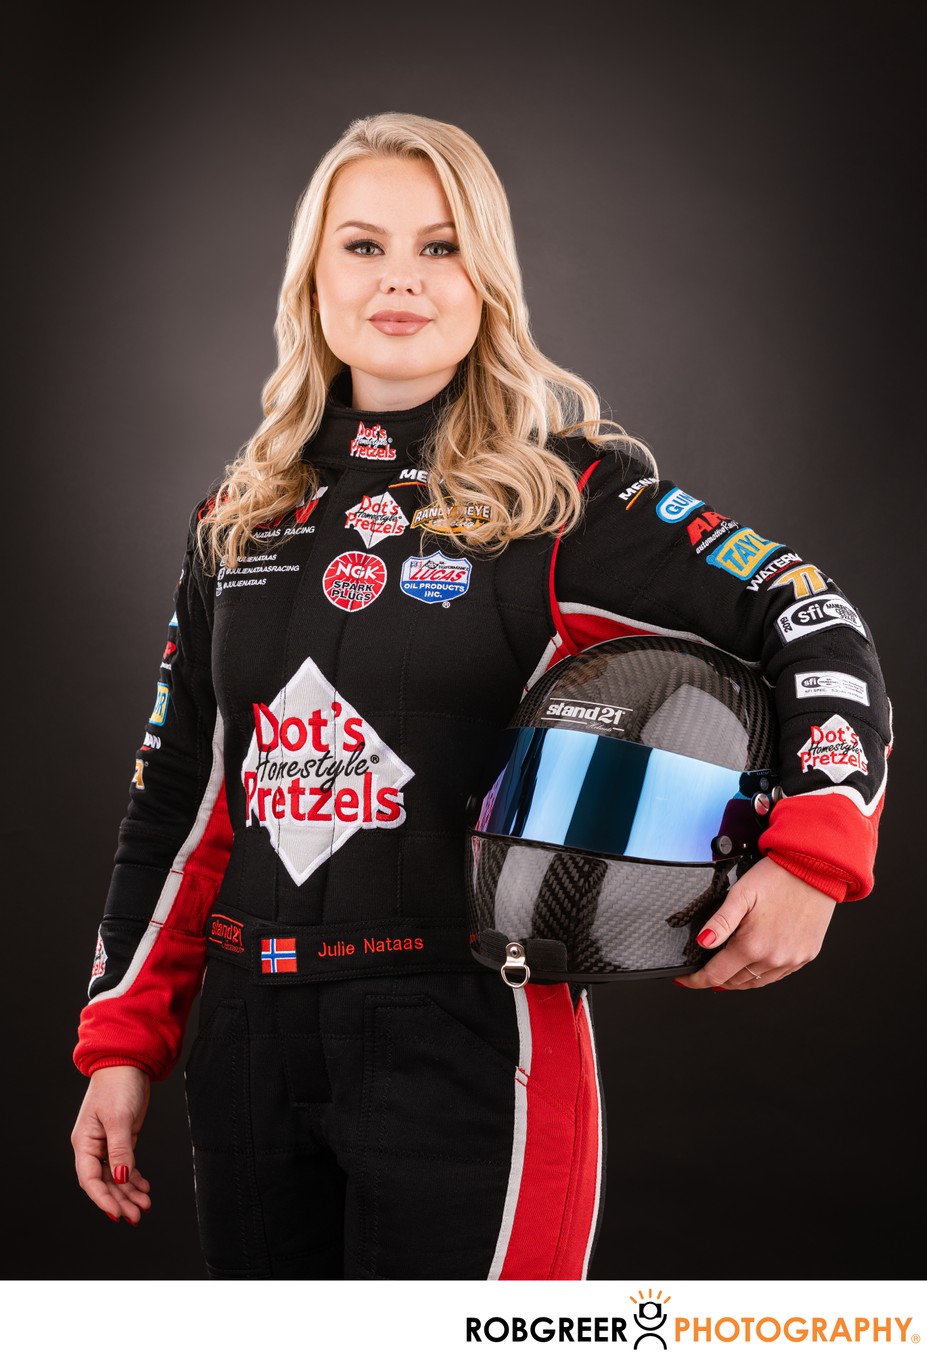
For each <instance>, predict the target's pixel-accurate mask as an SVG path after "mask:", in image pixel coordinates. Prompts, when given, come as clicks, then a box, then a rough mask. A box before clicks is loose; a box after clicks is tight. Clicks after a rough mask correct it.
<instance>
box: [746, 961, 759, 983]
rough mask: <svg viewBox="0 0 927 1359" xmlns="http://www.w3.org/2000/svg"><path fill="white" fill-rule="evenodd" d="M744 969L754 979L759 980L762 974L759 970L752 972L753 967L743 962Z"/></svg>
mask: <svg viewBox="0 0 927 1359" xmlns="http://www.w3.org/2000/svg"><path fill="white" fill-rule="evenodd" d="M744 971H745V972H749V973H750V976H751V977H752V978H753V980H754V981H759V980H760V977H761V976H762V975H763V974H762V973H761V972H754V970H753V968H752V967H748V966H747V964H746V963H744Z"/></svg>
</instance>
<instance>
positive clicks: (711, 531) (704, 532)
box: [686, 510, 740, 556]
mask: <svg viewBox="0 0 927 1359" xmlns="http://www.w3.org/2000/svg"><path fill="white" fill-rule="evenodd" d="M736 528H740V525H739V524H738V522H737V520H736V519H731V518H730V516H729V515H726V514H718V512H717V510H706V511H705V513H704V514H697V515H696V516H695V518H694V519H693V520H692V522H691V523H690V524H687V525H686V532H687V533H688V535H689V542H690V543H691V544H692V546H693V547H694V548H695V552H696V556H700V555H701V554H702V553H703V552H707V551H708V549H709V548H710V547H711V546H712V544H713V543H716V542H717V541H718V540H719V538H726V537H727V535H728V534H729V533H733V531H734V529H736Z"/></svg>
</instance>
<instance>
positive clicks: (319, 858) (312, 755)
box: [241, 657, 414, 885]
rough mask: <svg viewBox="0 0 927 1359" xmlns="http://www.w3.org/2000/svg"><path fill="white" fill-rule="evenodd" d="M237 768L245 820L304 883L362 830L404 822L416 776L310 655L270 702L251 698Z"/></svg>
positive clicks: (292, 876) (392, 826) (374, 829)
mask: <svg viewBox="0 0 927 1359" xmlns="http://www.w3.org/2000/svg"><path fill="white" fill-rule="evenodd" d="M252 708H253V714H254V733H253V735H252V737H251V743H250V745H249V746H248V752H247V754H246V756H245V759H244V763H243V764H242V767H241V781H242V786H243V788H244V793H245V825H246V826H255V825H256V826H261V827H263V828H264V829H265V830H266V831H267V833H268V835H269V836H270V843H271V846H272V847H273V849H274V851H275V852H276V853H277V854H278V855H279V856H280V859H281V861H282V863H283V864H284V866H285V868H286V870H287V872H288V873H289V875H290V877H291V878H292V879H293V881H294V882H295V883H296V884H297V885H300V884H301V883H304V882H305V881H306V879H307V878H308V877H309V876H310V874H312V873H314V872H315V870H316V869H317V868H318V867H319V865H320V864H323V863H325V861H326V860H327V859H330V858H331V856H332V855H333V854H335V853H337V851H338V850H339V849H340V848H341V847H342V845H344V844H346V843H347V841H348V840H350V838H351V836H352V835H356V834H357V832H358V831H362V830H363V831H377V830H391V829H393V828H394V827H396V826H401V825H402V823H403V822H404V821H405V817H406V810H405V806H404V805H403V796H402V793H401V791H400V790H401V789H402V788H403V787H404V785H405V784H407V783H408V782H409V780H410V779H411V778H413V777H414V774H413V771H412V770H411V769H410V768H409V766H408V765H407V764H406V763H405V762H404V761H403V760H401V759H400V758H399V756H398V755H396V754H395V752H394V751H392V750H391V749H390V747H389V746H388V745H387V744H386V742H385V741H384V740H383V739H382V737H381V736H380V735H379V733H378V732H377V731H375V730H374V728H373V727H372V726H371V725H370V723H369V722H368V721H367V720H366V719H365V718H363V717H362V716H361V715H360V713H359V712H358V711H357V709H356V708H355V707H353V705H352V704H351V703H349V702H348V700H347V699H346V698H344V697H343V696H342V695H341V694H339V693H338V692H337V690H336V689H335V687H334V685H333V684H331V683H330V682H329V681H328V680H327V679H326V678H325V676H324V675H323V674H322V672H321V671H320V670H319V668H318V666H317V665H316V664H315V662H314V661H313V660H312V658H311V657H307V658H306V660H305V661H303V663H302V665H301V666H300V668H299V669H298V670H297V672H296V674H295V675H294V676H293V678H292V679H290V680H288V681H287V683H286V684H285V685H284V686H283V688H282V689H281V690H280V692H279V693H278V694H277V696H276V698H275V699H273V701H272V702H271V703H255V704H253V705H252Z"/></svg>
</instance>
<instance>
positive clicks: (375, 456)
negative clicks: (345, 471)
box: [348, 420, 396, 462]
mask: <svg viewBox="0 0 927 1359" xmlns="http://www.w3.org/2000/svg"><path fill="white" fill-rule="evenodd" d="M348 451H349V453H350V455H351V457H352V458H366V459H368V460H369V461H371V462H393V461H394V460H395V458H396V450H395V448H394V447H393V441H392V439H391V438H390V436H389V435H388V434H387V432H386V430H385V429H384V428H383V426H382V425H369V426H368V425H365V424H364V422H363V420H361V421H360V422H359V424H358V426H357V433H356V434H355V435H354V438H353V439H352V440H351V447H350V449H349V450H348Z"/></svg>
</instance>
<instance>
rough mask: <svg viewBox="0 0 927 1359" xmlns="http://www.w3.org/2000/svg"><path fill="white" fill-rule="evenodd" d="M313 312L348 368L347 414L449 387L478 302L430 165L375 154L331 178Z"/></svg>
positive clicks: (415, 400) (403, 404)
mask: <svg viewBox="0 0 927 1359" xmlns="http://www.w3.org/2000/svg"><path fill="white" fill-rule="evenodd" d="M312 305H313V307H314V308H315V309H316V310H317V311H318V313H319V318H320V320H321V324H322V333H323V335H324V336H325V339H326V341H327V343H328V346H329V348H330V349H331V351H332V353H333V354H335V356H336V357H337V358H339V359H340V360H341V361H342V363H345V364H347V365H348V366H349V367H350V369H351V376H352V379H353V404H354V405H355V406H356V407H359V408H361V409H366V410H403V409H405V408H407V407H409V406H417V405H420V404H421V403H422V402H423V401H428V400H429V399H430V398H431V397H432V396H434V395H435V393H436V392H439V391H440V390H441V388H442V387H443V386H444V385H445V384H446V383H448V382H450V380H451V378H452V377H453V375H454V372H455V371H456V369H457V365H458V364H459V363H460V361H461V360H462V359H463V358H464V357H465V355H466V354H468V353H469V352H470V350H471V348H472V347H473V342H474V340H475V339H476V335H477V331H478V330H479V325H480V316H481V313H482V310H483V303H482V300H481V298H480V297H479V295H478V294H477V292H476V289H475V288H474V287H473V284H472V283H471V282H470V279H469V278H468V276H467V274H466V273H465V272H464V268H463V265H462V264H461V262H460V254H459V250H458V239H457V232H456V229H455V227H454V224H453V222H452V220H451V212H450V208H449V206H448V202H447V199H446V197H445V195H444V190H443V189H442V187H441V181H440V180H439V179H438V176H437V174H436V172H435V170H434V167H433V166H432V164H431V162H430V161H428V160H401V159H398V158H396V157H385V156H381V157H378V158H376V159H370V160H361V161H354V162H352V163H351V164H349V165H346V166H345V167H344V168H343V169H342V170H340V171H339V172H338V174H337V175H336V176H335V181H334V183H333V185H332V187H331V190H330V193H329V198H328V206H327V210H326V213H325V222H324V226H323V229H322V241H321V245H320V248H319V255H318V260H317V262H316V271H315V288H314V291H313V293H312ZM395 313H398V314H399V319H395V318H394V319H390V316H391V314H395ZM402 317H406V318H416V319H406V320H402V319H401V318H402Z"/></svg>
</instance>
